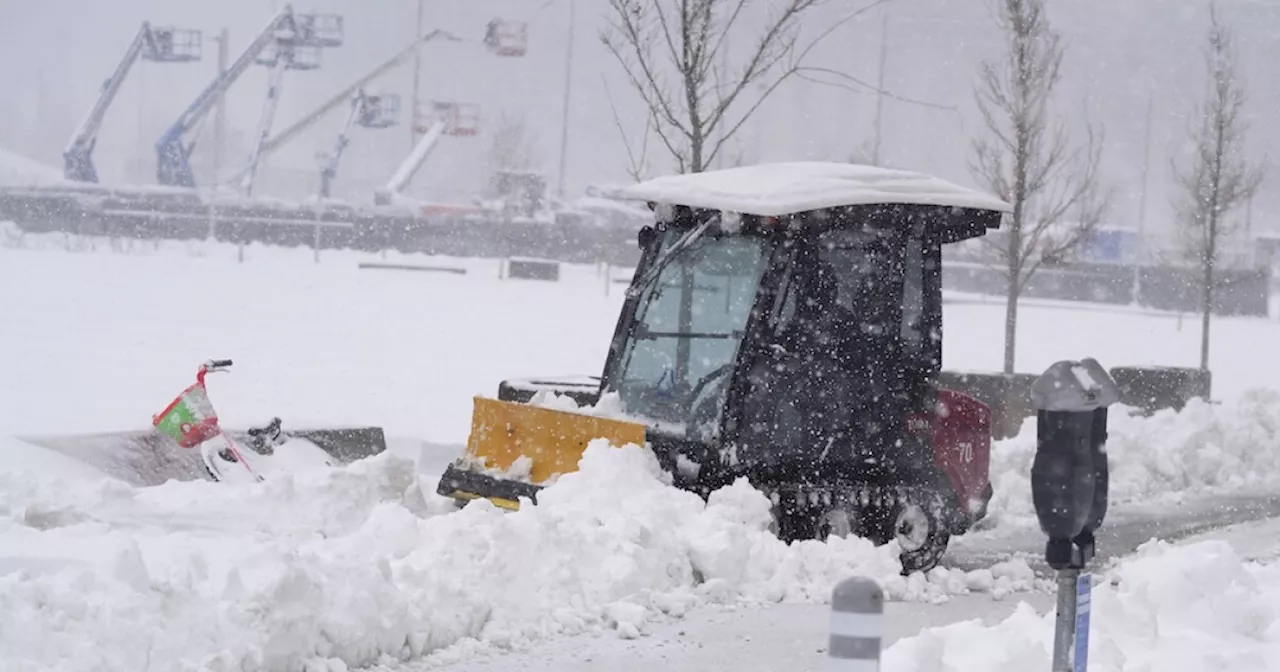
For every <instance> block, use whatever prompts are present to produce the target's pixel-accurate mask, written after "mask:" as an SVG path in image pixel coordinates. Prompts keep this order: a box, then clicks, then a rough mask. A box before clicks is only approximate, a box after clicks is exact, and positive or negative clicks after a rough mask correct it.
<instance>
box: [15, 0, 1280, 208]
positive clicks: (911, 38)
mask: <svg viewBox="0 0 1280 672" xmlns="http://www.w3.org/2000/svg"><path fill="white" fill-rule="evenodd" d="M757 1H758V2H760V3H763V4H767V0H757ZM425 2H426V13H427V21H426V27H427V28H428V29H430V28H433V27H441V28H446V29H448V30H451V31H453V32H455V33H456V34H458V35H459V36H460V37H462V38H464V40H465V41H464V42H462V43H458V44H450V45H440V46H429V47H427V48H426V49H425V50H424V52H423V53H424V69H423V77H422V86H423V90H424V97H425V98H433V99H453V100H462V101H468V102H475V103H479V104H480V105H482V106H483V110H484V114H485V117H486V119H487V120H492V118H493V117H494V116H495V115H496V114H497V112H498V111H499V110H502V109H506V110H511V111H515V112H519V113H522V114H523V115H525V117H526V119H527V121H528V124H529V126H530V128H531V129H532V130H533V132H534V134H535V136H536V138H535V139H536V141H537V145H538V149H539V153H540V155H541V157H542V159H543V164H544V169H545V172H546V174H547V177H548V181H549V182H550V183H551V184H552V185H554V184H555V179H556V169H557V156H558V155H557V152H558V148H559V137H560V119H561V109H562V107H561V101H562V95H563V87H564V63H565V48H566V41H567V38H568V16H569V14H568V0H425ZM1224 4H1225V9H1226V12H1225V14H1226V16H1227V18H1228V19H1229V20H1230V21H1231V22H1232V23H1233V24H1235V26H1236V27H1237V29H1238V33H1239V43H1240V44H1239V46H1240V50H1241V56H1242V70H1243V73H1244V75H1245V77H1246V78H1247V80H1248V83H1249V87H1250V93H1251V101H1250V113H1251V115H1252V116H1253V117H1254V119H1253V122H1254V124H1253V128H1252V131H1251V133H1250V139H1251V143H1250V144H1251V145H1252V147H1251V151H1252V152H1253V153H1254V155H1255V156H1256V157H1257V158H1262V157H1263V156H1265V155H1270V156H1272V157H1277V156H1280V125H1277V123H1276V121H1275V119H1276V116H1275V110H1277V109H1280V77H1276V76H1275V74H1274V72H1275V63H1276V62H1277V60H1278V59H1280V0H1252V1H1250V0H1225V1H1224ZM281 5H282V3H281V2H279V1H278V0H217V1H216V2H215V1H214V0H39V1H38V2H37V1H36V0H0V63H3V64H4V65H3V66H0V91H3V92H4V104H3V105H0V147H3V148H5V149H8V150H12V151H16V152H19V153H21V154H24V155H26V156H29V157H31V158H34V159H38V160H40V161H42V162H45V163H48V164H51V165H55V166H60V165H61V160H60V158H59V155H60V152H61V149H62V147H63V145H64V144H65V143H66V140H67V138H68V136H69V135H70V133H71V131H72V129H73V127H74V126H75V124H76V122H77V121H78V120H79V119H80V118H81V117H82V116H83V114H84V113H85V111H86V110H87V109H88V108H89V106H90V105H91V104H92V102H93V100H94V97H95V96H96V93H97V88H98V86H99V85H100V83H101V82H102V80H103V79H104V78H105V77H107V75H108V74H110V72H111V70H112V69H113V68H114V67H115V64H116V62H117V60H118V59H119V58H120V56H121V55H122V54H123V51H124V49H125V47H126V46H127V44H128V42H129V41H130V39H132V36H133V34H134V33H135V32H136V30H137V27H138V25H139V24H140V22H141V21H143V20H150V21H152V22H153V23H154V24H175V25H179V26H184V27H191V28H199V29H203V30H208V31H210V33H212V32H215V31H216V30H218V29H220V28H222V27H226V28H228V29H229V30H230V33H231V44H232V53H233V55H234V54H235V53H237V52H238V51H239V50H241V49H243V48H244V46H245V45H246V43H247V42H248V40H249V39H250V37H251V36H252V35H253V34H255V33H257V32H258V31H259V30H261V29H262V27H263V25H264V24H265V23H266V22H267V20H268V19H269V18H270V17H271V16H272V15H273V13H274V11H276V10H278V9H279V7H280V6H281ZM989 5H990V0H894V1H893V2H892V3H891V6H890V9H889V10H888V11H889V12H890V25H889V60H888V66H887V83H888V88H890V89H891V90H893V91H894V92H896V93H899V94H902V95H904V96H909V97H914V98H920V99H926V100H930V101H934V102H937V103H941V104H945V105H954V106H956V107H957V108H958V110H959V111H958V112H957V113H949V112H940V111H937V110H932V109H927V108H922V107H916V106H911V105H906V104H903V103H900V102H895V101H889V102H888V103H887V104H886V118H885V126H884V140H883V148H884V149H883V153H884V158H885V160H886V161H888V162H889V163H890V164H892V165H895V166H898V167H903V168H911V169H916V170H923V171H926V172H932V173H936V174H939V175H941V176H943V177H945V178H948V179H951V180H954V181H958V182H961V183H966V184H972V180H971V178H970V176H969V173H968V170H967V167H966V158H967V155H968V152H969V142H970V139H971V137H972V135H973V134H974V133H977V132H980V131H981V130H982V129H981V122H980V120H979V118H978V116H977V113H976V110H975V109H974V106H973V91H972V86H973V83H974V81H975V79H976V77H975V73H976V68H977V64H978V62H979V60H980V59H982V58H986V57H993V56H996V55H998V50H999V47H1000V43H999V36H998V35H997V34H996V33H995V31H994V28H993V26H992V23H991V20H990V9H989ZM860 6H861V2H857V1H846V0H830V1H829V3H828V5H827V7H826V8H824V9H823V10H822V11H821V12H818V13H814V14H813V15H812V16H811V17H810V18H809V19H808V20H807V22H806V24H805V29H806V31H807V32H809V33H810V34H812V33H815V32H817V31H819V30H821V29H822V28H823V27H824V26H826V25H827V24H828V23H829V22H830V21H832V20H834V19H835V17H838V16H840V15H843V14H845V13H847V12H849V11H851V10H853V9H856V8H857V7H860ZM294 7H295V9H297V10H298V11H322V12H337V13H340V14H342V15H343V16H344V17H345V19H346V27H347V30H346V38H347V41H346V44H345V45H344V46H343V47H341V48H339V49H336V50H331V51H328V52H326V53H325V56H324V59H325V63H324V65H325V67H324V68H323V69H322V70H319V71H315V72H296V73H289V76H288V77H287V79H286V82H285V91H284V94H283V98H282V100H281V104H280V110H279V115H278V117H277V124H276V128H277V129H279V128H282V127H283V126H284V125H285V124H287V123H289V122H290V121H292V120H293V119H296V118H297V117H299V116H301V115H302V114H304V113H305V112H307V111H308V110H309V109H311V108H313V107H314V106H315V105H317V104H318V103H319V102H320V101H321V100H323V99H324V98H326V97H327V96H329V95H331V94H332V93H333V92H334V91H336V90H338V89H340V88H342V87H344V86H345V85H347V84H348V83H349V82H350V81H352V80H353V79H355V78H356V77H358V76H360V75H361V74H363V73H364V72H365V71H367V70H368V69H370V68H371V67H373V66H374V65H376V64H377V63H379V62H380V61H382V60H384V59H385V58H387V57H388V56H389V55H390V54H391V53H393V52H394V51H396V50H397V49H399V48H401V47H402V46H403V45H404V44H405V43H407V42H408V41H409V40H410V39H412V36H413V34H414V21H415V15H416V10H417V0H309V1H306V2H295V3H294ZM608 11H609V8H608V4H607V2H606V0H577V17H578V21H577V31H576V39H575V41H574V50H575V58H574V63H573V102H572V106H571V111H570V121H571V123H570V135H569V154H568V169H567V171H566V181H567V186H568V188H569V192H570V193H571V194H572V193H576V192H579V191H580V190H581V189H582V187H583V186H585V185H586V184H589V183H593V182H609V181H623V180H626V179H627V176H626V171H625V167H626V160H625V154H624V152H623V146H622V142H621V139H620V137H619V133H618V130H617V128H616V127H615V124H614V122H613V117H612V114H611V112H610V106H609V103H608V99H607V96H606V93H605V91H606V86H607V87H608V90H609V91H610V92H611V93H612V96H613V99H614V101H615V103H616V104H617V105H618V107H619V108H620V113H621V114H622V116H623V121H624V124H625V125H626V126H627V127H628V131H630V132H633V133H638V132H639V131H640V130H641V128H642V119H643V116H642V115H643V109H642V108H641V107H640V106H639V102H638V100H637V98H636V97H635V96H634V95H633V94H632V93H631V92H630V91H629V90H627V88H626V82H625V80H624V79H623V77H622V72H621V70H620V68H619V66H618V65H617V64H616V63H615V62H614V61H613V60H612V57H611V56H610V55H609V54H608V53H607V52H606V51H605V49H604V47H603V46H602V45H601V44H600V40H599V31H600V30H601V29H602V28H603V27H604V26H605V25H606V21H607V12H608ZM1050 13H1051V18H1052V19H1053V20H1054V22H1055V24H1056V25H1057V27H1058V28H1059V29H1060V31H1061V32H1062V33H1063V35H1064V37H1065V38H1066V39H1067V40H1068V42H1069V47H1068V52H1067V56H1066V64H1065V78H1066V81H1065V83H1064V86H1063V88H1062V90H1061V91H1060V95H1059V99H1058V104H1059V109H1060V110H1061V111H1062V112H1064V113H1066V114H1069V115H1070V116H1071V117H1073V118H1077V119H1078V118H1080V117H1081V115H1083V114H1086V113H1087V114H1088V115H1089V116H1090V117H1091V118H1093V119H1096V120H1099V121H1102V122H1104V123H1105V124H1106V127H1107V134H1108V144H1107V148H1106V157H1105V162H1106V165H1105V168H1106V177H1107V179H1108V180H1110V181H1111V183H1113V184H1114V185H1116V187H1117V188H1118V192H1119V193H1118V197H1119V198H1118V199H1117V202H1116V209H1115V211H1114V213H1113V214H1114V219H1115V220H1116V223H1131V222H1132V221H1133V220H1135V219H1136V216H1137V211H1138V194H1139V192H1140V188H1139V187H1140V184H1141V179H1140V178H1141V171H1142V163H1143V137H1144V121H1145V116H1146V106H1147V100H1148V98H1149V97H1151V98H1153V99H1154V102H1155V114H1154V124H1153V128H1152V133H1153V152H1152V165H1151V175H1150V184H1151V190H1150V193H1149V207H1148V215H1149V219H1148V221H1149V223H1150V225H1151V226H1159V225H1160V224H1161V222H1163V221H1166V220H1167V218H1168V216H1169V205H1168V202H1169V197H1170V193H1169V186H1170V175H1169V170H1168V166H1169V161H1170V159H1171V157H1172V156H1173V154H1174V153H1175V152H1178V151H1181V150H1182V149H1183V148H1184V146H1185V128H1186V123H1187V113H1188V111H1189V110H1190V109H1191V107H1192V105H1193V104H1194V102H1195V97H1196V96H1197V94H1198V93H1199V92H1200V91H1202V90H1203V78H1202V71H1203V69H1202V66H1201V60H1200V54H1199V49H1200V48H1201V45H1202V43H1203V32H1204V25H1205V22H1206V21H1207V0H1051V1H1050ZM494 17H504V18H509V19H518V20H525V21H528V22H529V23H530V29H529V30H530V41H531V44H530V49H529V53H528V55H527V56H526V57H525V58H523V59H506V58H499V57H497V56H494V55H491V54H489V53H488V52H486V51H485V50H484V49H483V48H482V47H481V45H480V42H479V40H480V37H481V36H482V35H483V31H484V27H485V23H486V22H487V21H488V20H489V19H490V18H494ZM880 27H881V22H880V17H879V15H878V13H874V14H871V15H869V16H867V17H866V19H865V20H861V21H859V22H856V23H852V24H850V25H849V26H848V27H847V28H846V29H843V30H841V31H840V32H838V33H836V34H835V35H833V36H832V38H831V39H830V40H829V41H828V42H827V43H825V46H824V47H823V48H822V49H819V50H818V51H816V52H815V53H814V56H815V58H814V59H813V62H814V63H815V64H817V65H821V66H824V67H830V68H836V69H840V70H843V71H847V72H849V73H851V74H854V75H856V76H859V77H862V78H864V79H866V80H868V81H872V80H874V77H875V70H876V59H877V56H878V52H879V40H880ZM214 64H215V59H214V44H213V43H212V42H211V41H209V42H208V43H207V44H206V56H205V60H204V61H203V62H201V63H197V64H185V65H181V64H180V65H174V64H153V63H141V64H140V65H139V67H138V68H137V69H136V70H135V71H134V73H133V76H132V77H131V79H130V81H129V82H128V83H127V84H126V85H125V88H124V90H123V91H122V92H121V94H120V97H119V99H118V100H117V101H116V104H115V106H114V107H113V109H112V110H111V113H110V114H109V116H108V118H107V120H106V123H105V124H104V128H103V131H102V134H101V136H100V141H99V145H98V148H97V151H96V154H95V156H96V159H97V164H98V168H99V172H100V174H101V175H102V176H103V179H104V181H124V180H129V179H144V180H145V179H148V178H149V177H150V176H151V175H152V173H153V170H154V168H153V166H154V156H153V154H154V150H153V149H152V145H153V143H154V142H155V139H156V138H157V137H159V135H160V134H161V132H162V131H163V130H164V128H165V127H166V126H167V125H168V124H170V123H171V122H172V121H173V120H174V119H175V118H176V117H177V115H178V114H179V113H180V112H181V110H182V109H183V108H184V107H185V106H186V105H187V104H188V103H189V102H190V101H191V100H192V99H193V98H194V97H195V95H196V94H197V93H198V92H199V90H200V89H201V88H203V87H204V86H205V85H207V84H208V82H209V81H210V79H211V77H212V75H213V71H214V67H215V65H214ZM411 71H412V69H411V67H403V68H401V69H399V70H397V71H395V72H393V73H391V74H390V75H388V76H386V77H384V78H383V79H382V80H380V87H381V88H384V89H386V90H391V91H397V92H400V93H402V94H404V95H405V96H406V98H407V97H408V94H409V92H410V90H411V84H410V80H411V76H410V75H411ZM265 87H266V75H265V70H264V69H263V68H254V69H253V70H251V71H250V73H249V74H248V75H246V76H245V77H244V78H243V79H242V80H241V81H240V82H238V83H237V84H236V86H235V87H234V88H233V89H232V90H231V93H230V94H229V99H228V106H229V110H228V113H229V118H230V125H231V126H232V127H233V129H234V130H235V132H237V133H239V134H240V138H239V140H238V142H239V143H240V144H239V145H238V147H237V149H236V150H235V152H236V153H235V154H234V155H233V158H234V157H238V156H243V155H244V154H245V152H246V151H247V149H246V147H247V146H246V144H245V143H246V142H247V140H246V136H248V135H251V134H252V132H253V129H254V127H255V125H256V123H257V118H258V114H259V111H260V109H261V106H262V100H263V97H264V93H265ZM873 110H874V98H873V97H872V96H870V95H857V94H855V93H851V92H849V91H845V90H840V89H831V88H823V87H820V86H818V85H814V84H809V83H805V82H795V83H794V84H792V85H789V86H787V87H784V88H783V89H780V90H779V92H778V94H777V95H776V97H775V98H774V99H773V100H772V101H771V103H770V104H768V105H767V106H766V107H765V108H763V109H762V112H761V113H760V114H759V116H758V117H757V118H756V119H755V120H754V123H752V124H749V126H748V127H747V128H745V129H744V132H743V134H742V136H741V137H740V138H739V143H738V149H739V150H740V151H741V152H743V154H744V156H745V157H746V158H747V159H748V160H780V159H798V158H815V159H845V158H848V156H849V155H850V154H851V153H852V152H854V151H855V150H856V149H857V148H858V147H859V146H860V145H862V144H863V143H865V142H867V141H868V140H869V138H870V136H871V120H872V115H873ZM341 121H342V119H341V115H340V114H335V115H333V116H332V117H330V118H328V119H326V120H324V121H322V122H321V123H319V124H317V125H316V127H314V128H313V129H312V131H311V132H309V133H307V134H305V135H303V136H301V137H300V138H299V140H298V141H297V142H296V143H295V144H294V145H293V146H291V147H289V148H288V149H287V150H282V151H281V152H280V153H278V154H277V155H275V156H273V157H272V159H271V161H270V163H269V164H268V166H267V169H266V170H265V171H264V179H263V181H262V182H261V183H260V184H262V185H263V186H262V188H261V189H260V190H259V193H272V194H274V195H281V196H294V197H296V196H301V195H306V194H309V193H311V192H312V191H313V190H314V189H315V184H316V171H317V163H316V159H315V155H316V153H317V152H319V151H322V150H326V149H327V148H328V147H329V146H330V145H331V144H332V141H333V136H334V133H336V131H337V129H338V127H339V126H340V125H341ZM233 140H235V138H233ZM488 142H489V138H487V137H486V136H484V135H481V136H479V137H475V138H447V139H446V140H445V141H444V142H443V143H442V144H441V146H440V147H439V148H438V150H437V152H436V153H435V154H434V155H433V156H432V158H431V160H430V161H429V163H428V165H427V167H426V168H424V170H423V171H422V173H421V174H420V175H419V176H418V178H417V180H416V181H415V183H414V185H413V187H412V189H411V190H410V191H412V192H414V193H417V194H419V195H423V196H428V197H433V198H439V199H461V198H465V197H466V196H467V194H469V193H471V192H474V191H475V190H477V189H478V188H479V186H480V184H481V182H482V180H483V167H484V158H483V156H484V152H485V150H486V149H487V147H488ZM408 150H409V133H408V130H407V128H405V127H398V128H392V129H388V130H384V131H376V132H375V131H363V130H362V131H360V132H358V133H357V134H356V136H355V137H354V138H353V143H352V146H351V148H350V149H349V153H348V157H347V160H346V161H345V163H344V165H343V167H342V171H341V173H340V175H339V180H338V182H339V184H338V185H337V187H336V191H337V194H336V195H341V196H349V197H351V198H357V199H361V200H364V199H365V198H367V194H368V191H369V189H370V188H371V187H372V186H373V185H374V184H378V183H381V182H384V181H385V180H386V178H387V177H388V176H389V175H390V173H391V172H392V171H393V170H394V168H395V164H396V163H397V162H398V161H399V160H400V159H401V158H402V157H403V156H404V155H405V154H406V153H407V152H408ZM655 156H656V158H659V159H661V156H660V155H655ZM668 168H669V166H665V165H662V164H661V163H657V164H655V165H654V166H653V170H654V171H658V172H661V171H663V170H666V169H668ZM1278 185H1280V170H1277V171H1276V172H1275V173H1274V178H1273V179H1272V180H1271V181H1270V182H1269V183H1268V184H1267V186H1266V188H1265V189H1264V194H1263V196H1262V197H1261V198H1259V199H1258V201H1257V203H1256V204H1255V208H1254V225H1255V227H1259V228H1272V227H1273V226H1275V225H1274V224H1273V223H1272V221H1271V220H1273V219H1274V218H1275V217H1276V216H1280V186H1278Z"/></svg>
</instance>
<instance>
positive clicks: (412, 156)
mask: <svg viewBox="0 0 1280 672" xmlns="http://www.w3.org/2000/svg"><path fill="white" fill-rule="evenodd" d="M444 126H445V122H444V121H442V120H437V121H436V122H435V123H433V124H432V125H431V127H430V128H428V129H427V132H426V133H425V134H424V135H423V136H422V138H421V139H419V140H418V144H416V145H414V147H413V151H412V152H410V153H409V156H407V157H405V160H404V162H402V163H401V164H400V167H399V168H397V169H396V172H395V174H393V175H392V176H391V179H390V180H388V181H387V185H386V186H385V187H383V188H382V189H379V190H378V191H376V192H374V202H375V203H377V204H378V205H390V204H391V202H392V200H393V199H394V198H395V197H396V196H398V195H399V194H400V190H402V189H404V186H405V185H406V184H408V183H409V180H412V179H413V176H414V175H416V174H417V173H418V170H420V169H421V168H422V164H424V163H426V161H427V157H428V156H430V155H431V150H433V149H435V147H436V143H437V142H438V141H439V140H440V136H441V135H443V134H444Z"/></svg>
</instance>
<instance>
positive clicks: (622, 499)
mask: <svg viewBox="0 0 1280 672" xmlns="http://www.w3.org/2000/svg"><path fill="white" fill-rule="evenodd" d="M415 475H416V474H415V471H414V465H413V463H412V461H411V460H407V459H405V458H403V457H400V456H397V455H394V454H384V455H380V456H378V457H375V458H371V459H368V460H365V461H362V462H359V463H356V464H355V465H352V466H351V467H348V468H346V469H341V470H332V471H328V470H325V471H316V472H309V473H303V474H298V475H296V476H295V477H293V478H284V479H281V480H277V481H274V482H271V483H267V484H261V485H246V486H232V485H226V484H214V483H205V482H192V483H178V482H170V483H168V484H165V485H163V486H157V487H153V488H132V487H129V486H126V485H123V484H121V483H119V482H112V481H100V482H97V483H91V482H86V481H74V480H70V481H61V482H58V483H56V484H55V483H52V482H32V481H31V476H30V475H29V474H27V475H13V474H9V475H4V474H0V479H4V480H3V481H2V482H0V492H4V493H6V496H5V497H4V498H0V558H4V559H5V561H6V562H7V565H5V564H0V604H4V605H5V608H4V609H2V610H0V660H4V661H5V669H6V670H22V671H25V670H37V669H39V670H43V669H54V668H56V669H61V670H69V671H75V670H130V671H132V670H140V669H148V668H149V667H150V669H168V670H181V669H197V668H199V669H213V670H237V669H245V670H256V669H266V670H302V669H308V670H310V669H322V670H324V669H343V666H355V665H363V664H370V663H374V662H377V661H379V660H386V658H384V656H386V657H390V659H399V658H405V657H410V656H417V655H422V654H424V653H428V652H433V651H437V650H440V649H449V650H448V651H446V652H442V654H441V655H444V656H451V655H463V654H465V653H466V652H467V651H468V650H469V649H472V648H476V647H508V646H514V645H518V644H520V643H521V642H524V641H528V640H532V639H537V638H542V637H547V636H554V635H559V634H566V633H578V632H583V631H591V630H600V629H605V630H616V631H617V632H618V633H619V634H621V635H622V636H635V635H637V634H640V633H642V632H644V631H645V629H646V628H647V624H648V623H649V622H650V621H651V620H652V619H654V618H663V617H667V616H679V615H681V614H682V613H684V612H685V611H686V610H687V609H689V608H690V607H691V606H694V605H698V604H704V603H724V602H771V601H778V600H825V599H827V596H828V595H829V593H830V589H831V587H832V585H834V583H835V582H836V581H838V580H839V579H840V578H843V577H844V576H847V575H850V574H853V573H861V574H864V575H869V576H872V577H875V578H877V579H879V580H880V581H881V582H882V583H883V584H884V586H885V588H886V591H887V592H888V594H889V595H890V596H891V597H893V598H897V599H910V600H940V599H945V597H946V595H947V594H949V593H955V592H966V591H970V590H980V591H996V592H1008V591H1010V590H1015V589H1026V588H1028V587H1030V586H1031V585H1032V582H1033V579H1032V577H1031V572H1030V569H1029V568H1027V567H1026V565H1025V564H1023V563H1007V564H1005V565H1002V566H998V567H996V568H993V569H992V570H983V571H978V572H972V573H969V574H964V573H960V572H947V571H937V572H935V573H934V574H932V575H931V576H930V577H928V578H926V577H924V576H919V575H917V576H913V577H909V578H904V577H901V576H899V575H898V572H899V567H900V566H899V564H898V562H897V560H896V557H895V554H894V549H893V548H890V547H881V548H876V547H873V546H871V544H870V543H869V542H866V541H865V540H861V539H849V540H840V539H835V540H832V541H831V543H819V542H806V543H800V544H795V545H792V546H790V547H788V546H786V545H784V544H782V543H781V542H779V541H778V540H777V539H776V538H775V537H773V536H771V535H769V534H768V533H767V532H766V531H765V527H766V525H767V522H768V502H767V500H766V499H765V498H764V497H763V496H761V495H759V494H758V493H757V492H756V491H754V490H752V489H751V488H750V487H749V486H747V485H746V484H745V483H744V484H738V485H735V486H733V487H729V488H725V489H724V490H721V491H720V492H717V493H715V494H714V495H713V496H712V497H711V500H710V502H709V503H706V502H703V501H702V500H701V499H699V498H698V497H696V496H694V495H692V494H689V493H685V492H682V491H678V490H676V489H674V488H672V487H670V486H668V485H667V484H666V483H664V482H663V479H662V474H661V472H660V470H659V469H658V467H657V463H656V461H655V460H654V459H653V457H652V455H651V454H649V453H647V452H645V451H642V450H640V449H637V448H634V447H632V448H626V449H613V448H609V447H607V445H605V444H596V445H593V446H592V447H591V448H589V449H588V451H587V453H586V454H585V455H584V457H583V459H582V463H581V470H580V471H578V472H576V473H573V474H568V475H565V476H564V477H563V478H561V479H560V481H559V482H558V483H557V484H556V485H555V486H554V487H552V488H550V489H548V490H546V491H545V492H544V494H543V495H542V496H541V497H540V500H541V501H540V504H539V505H538V506H536V507H527V508H525V509H522V510H521V511H518V512H514V513H506V512H502V511H499V510H498V509H496V508H494V507H493V506H492V505H489V504H488V503H487V502H476V503H473V504H471V505H469V506H468V507H466V508H465V509H463V510H461V511H449V512H447V513H445V511H447V508H446V507H445V506H442V505H443V504H444V502H443V500H440V499H437V498H434V497H432V498H424V497H423V496H422V491H421V489H420V488H419V485H418V484H417V483H416V481H415ZM24 482H25V485H23V483H24ZM426 485H428V486H432V485H434V483H431V484H426ZM24 560H25V562H23V561H24ZM6 566H7V569H4V567H6Z"/></svg>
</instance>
